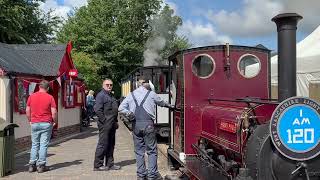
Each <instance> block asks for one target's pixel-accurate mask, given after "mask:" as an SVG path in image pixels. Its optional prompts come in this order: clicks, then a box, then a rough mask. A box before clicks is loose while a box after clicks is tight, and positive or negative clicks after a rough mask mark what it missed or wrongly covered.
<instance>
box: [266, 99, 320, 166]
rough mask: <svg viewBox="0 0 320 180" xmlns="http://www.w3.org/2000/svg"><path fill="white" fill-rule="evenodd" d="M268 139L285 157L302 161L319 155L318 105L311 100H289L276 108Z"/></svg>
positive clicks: (319, 119) (319, 108) (319, 115)
mask: <svg viewBox="0 0 320 180" xmlns="http://www.w3.org/2000/svg"><path fill="white" fill-rule="evenodd" d="M270 136H271V139H272V142H273V144H274V146H275V147H276V149H277V150H278V151H279V152H280V153H281V154H282V155H284V156H285V157H287V158H289V159H292V160H297V161H305V160H309V159H312V158H314V157H316V156H317V155H319V154H320V105H319V104H318V103H317V102H315V101H314V100H312V99H309V98H304V97H292V98H289V99H286V100H285V101H283V102H282V103H281V104H279V105H278V106H277V108H276V109H275V111H274V112H273V114H272V117H271V123H270Z"/></svg>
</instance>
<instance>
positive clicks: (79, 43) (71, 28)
mask: <svg viewBox="0 0 320 180" xmlns="http://www.w3.org/2000/svg"><path fill="white" fill-rule="evenodd" d="M161 3H162V1H161V0H143V1H141V0H88V5H87V6H84V7H81V8H79V9H76V10H75V13H74V14H73V15H71V16H70V17H69V18H68V20H67V21H66V22H65V24H64V25H63V27H62V28H61V30H60V31H59V32H58V34H57V39H58V41H59V42H63V43H66V42H68V41H69V40H71V41H72V42H73V47H74V48H75V50H76V51H77V52H85V53H87V54H90V55H91V56H92V58H93V59H94V62H96V63H97V66H98V74H99V75H100V77H101V78H111V79H113V80H114V81H115V82H119V83H120V80H121V78H123V77H125V76H126V75H127V74H128V73H129V72H130V71H132V70H133V69H135V68H136V67H138V66H141V65H142V62H143V52H144V50H145V44H146V42H147V40H148V39H149V38H150V37H151V36H152V35H155V31H156V30H155V29H153V26H152V25H151V24H152V22H155V20H156V19H155V17H156V16H157V15H159V13H160V9H161ZM164 10H165V11H164V12H163V13H164V15H163V17H164V18H166V19H162V20H163V22H164V23H169V24H170V25H172V26H179V25H181V23H182V22H181V19H180V18H177V17H176V16H174V17H173V18H172V14H173V11H172V10H170V9H169V8H168V7H166V8H164ZM169 16H170V17H169ZM171 21H172V22H171ZM176 29H177V27H170V28H169V29H168V30H170V32H169V33H167V34H164V35H165V36H166V37H168V38H173V39H171V40H170V41H168V45H167V47H168V48H170V50H166V51H164V54H165V55H167V54H169V53H170V52H172V51H173V50H176V49H177V48H179V47H180V46H183V47H185V46H186V45H187V40H186V39H185V38H179V37H177V36H176V35H175V31H176ZM171 42H174V43H171ZM184 42H186V43H184ZM80 73H82V72H81V71H80ZM119 83H114V85H115V88H116V89H115V92H116V93H119V91H120V88H119Z"/></svg>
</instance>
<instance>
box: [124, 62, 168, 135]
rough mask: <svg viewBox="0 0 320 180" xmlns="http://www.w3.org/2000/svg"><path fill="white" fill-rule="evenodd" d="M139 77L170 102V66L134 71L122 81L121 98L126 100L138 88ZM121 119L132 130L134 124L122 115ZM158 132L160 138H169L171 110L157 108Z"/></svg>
mask: <svg viewBox="0 0 320 180" xmlns="http://www.w3.org/2000/svg"><path fill="white" fill-rule="evenodd" d="M139 76H144V77H146V78H147V79H149V80H150V81H151V82H152V83H153V85H154V91H155V92H156V93H157V94H158V96H160V97H161V99H163V100H165V101H167V102H169V101H170V100H169V97H170V94H169V91H168V90H169V88H168V86H169V66H165V65H163V66H145V67H139V68H137V69H135V70H133V71H132V72H131V73H129V75H128V76H127V77H126V78H123V79H122V81H121V96H122V97H123V98H125V97H126V96H127V95H128V94H129V93H130V92H132V91H133V90H135V89H136V88H137V81H138V77H139ZM120 119H121V120H122V121H123V122H124V123H125V124H126V126H127V127H128V128H129V129H130V130H131V128H132V124H131V122H130V121H127V120H126V117H124V116H123V115H120ZM154 124H155V128H156V132H157V134H158V135H159V136H161V137H164V138H168V137H169V134H170V128H169V110H168V109H167V108H163V107H160V106H157V107H156V118H155V121H154Z"/></svg>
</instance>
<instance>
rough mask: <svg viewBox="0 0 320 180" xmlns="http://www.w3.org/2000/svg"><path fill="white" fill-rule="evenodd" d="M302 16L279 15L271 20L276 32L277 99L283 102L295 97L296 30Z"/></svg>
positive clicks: (294, 14)
mask: <svg viewBox="0 0 320 180" xmlns="http://www.w3.org/2000/svg"><path fill="white" fill-rule="evenodd" d="M300 19H302V16H300V15H298V14H296V13H285V14H279V15H277V16H275V17H274V18H272V21H274V22H275V23H276V24H277V31H278V97H279V98H278V99H279V101H280V102H281V101H283V100H285V99H287V98H289V97H292V96H296V95H297V83H296V72H297V66H296V63H297V62H296V61H297V55H296V54H297V52H296V30H297V24H298V21H299V20H300Z"/></svg>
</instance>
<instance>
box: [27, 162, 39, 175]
mask: <svg viewBox="0 0 320 180" xmlns="http://www.w3.org/2000/svg"><path fill="white" fill-rule="evenodd" d="M36 170H37V166H36V165H35V164H29V170H28V171H29V173H32V172H35V171H36Z"/></svg>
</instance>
